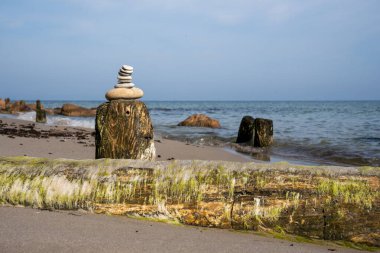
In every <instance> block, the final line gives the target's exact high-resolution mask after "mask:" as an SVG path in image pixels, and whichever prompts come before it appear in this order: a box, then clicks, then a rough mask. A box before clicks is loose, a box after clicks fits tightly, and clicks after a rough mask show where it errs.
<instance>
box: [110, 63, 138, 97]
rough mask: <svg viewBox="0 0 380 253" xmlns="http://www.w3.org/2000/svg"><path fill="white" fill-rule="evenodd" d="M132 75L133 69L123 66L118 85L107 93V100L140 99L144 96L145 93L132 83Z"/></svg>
mask: <svg viewBox="0 0 380 253" xmlns="http://www.w3.org/2000/svg"><path fill="white" fill-rule="evenodd" d="M132 73H133V67H131V66H128V65H123V66H121V68H120V70H119V74H118V77H117V79H118V81H117V84H116V85H115V86H114V88H113V89H111V90H109V91H108V92H107V93H106V98H107V100H109V101H111V100H117V99H138V98H141V97H142V96H143V95H144V92H143V91H142V90H141V89H139V88H137V87H135V84H134V83H132Z"/></svg>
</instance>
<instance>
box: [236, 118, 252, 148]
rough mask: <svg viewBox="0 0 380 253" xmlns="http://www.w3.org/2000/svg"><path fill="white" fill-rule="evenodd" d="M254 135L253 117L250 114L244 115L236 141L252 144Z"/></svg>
mask: <svg viewBox="0 0 380 253" xmlns="http://www.w3.org/2000/svg"><path fill="white" fill-rule="evenodd" d="M254 135H255V119H254V118H252V117H251V116H244V117H243V119H242V120H241V123H240V127H239V133H238V137H237V139H236V143H248V144H251V145H253V141H254Z"/></svg>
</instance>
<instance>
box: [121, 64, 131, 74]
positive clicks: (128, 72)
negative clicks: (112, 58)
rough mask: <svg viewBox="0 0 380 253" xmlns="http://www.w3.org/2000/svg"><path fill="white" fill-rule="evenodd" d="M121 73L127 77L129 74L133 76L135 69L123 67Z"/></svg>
mask: <svg viewBox="0 0 380 253" xmlns="http://www.w3.org/2000/svg"><path fill="white" fill-rule="evenodd" d="M120 72H122V73H124V74H127V75H128V74H129V75H131V74H132V73H133V67H131V66H128V65H123V66H122V67H121V69H120Z"/></svg>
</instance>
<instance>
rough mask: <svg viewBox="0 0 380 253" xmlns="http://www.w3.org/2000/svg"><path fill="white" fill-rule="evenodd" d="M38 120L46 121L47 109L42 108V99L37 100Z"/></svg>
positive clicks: (40, 121)
mask: <svg viewBox="0 0 380 253" xmlns="http://www.w3.org/2000/svg"><path fill="white" fill-rule="evenodd" d="M36 122H37V123H46V111H45V110H44V109H42V105H41V101H40V100H37V102H36Z"/></svg>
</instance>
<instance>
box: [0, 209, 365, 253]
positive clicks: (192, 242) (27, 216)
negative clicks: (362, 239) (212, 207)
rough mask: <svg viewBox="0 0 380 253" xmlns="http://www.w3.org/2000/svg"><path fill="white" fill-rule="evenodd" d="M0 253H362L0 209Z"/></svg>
mask: <svg viewBox="0 0 380 253" xmlns="http://www.w3.org/2000/svg"><path fill="white" fill-rule="evenodd" d="M0 217H1V220H2V222H0V252H256V253H261V252H263V253H272V252H273V253H274V252H284V253H287V252H289V253H296V252H300V253H301V252H302V253H314V252H315V253H317V252H318V253H319V252H332V251H336V252H347V253H349V252H360V251H357V250H353V249H348V248H341V247H339V246H336V245H328V244H324V245H318V244H307V243H297V242H290V241H285V240H279V239H274V238H269V237H263V236H259V235H255V234H251V233H239V232H232V231H228V230H220V229H208V228H201V227H191V226H176V225H170V224H164V223H159V222H152V221H145V220H136V219H130V218H126V217H117V216H112V217H110V216H106V215H99V214H98V215H95V214H90V213H85V212H80V211H56V212H49V211H43V210H36V209H31V208H14V207H0Z"/></svg>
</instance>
